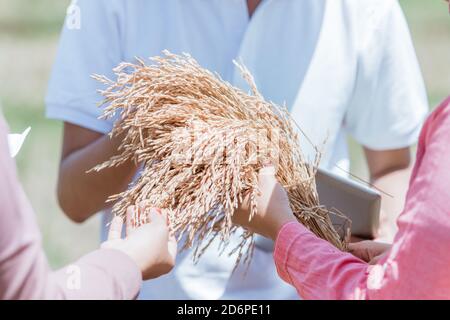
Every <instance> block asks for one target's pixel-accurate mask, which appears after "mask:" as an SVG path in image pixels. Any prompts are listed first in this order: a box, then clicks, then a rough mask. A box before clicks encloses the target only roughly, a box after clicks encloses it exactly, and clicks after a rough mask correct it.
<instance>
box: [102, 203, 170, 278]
mask: <svg viewBox="0 0 450 320" xmlns="http://www.w3.org/2000/svg"><path fill="white" fill-rule="evenodd" d="M149 209H150V208H147V207H146V206H145V204H140V205H139V206H138V207H137V208H135V207H134V206H133V207H129V208H128V209H127V219H126V237H125V238H122V236H121V235H122V228H123V219H122V218H121V217H115V218H114V219H113V221H112V222H111V226H110V230H109V235H108V240H107V241H106V242H104V243H102V245H101V247H102V248H108V249H116V250H120V251H122V252H124V253H125V254H126V255H128V256H129V257H130V258H131V259H133V260H134V261H135V262H136V264H137V265H138V267H139V268H140V270H141V272H142V279H143V280H148V279H154V278H157V277H159V276H162V275H164V274H166V273H169V272H170V271H171V270H172V268H173V266H174V265H175V258H176V253H177V242H176V240H175V237H174V236H173V234H171V232H170V230H169V227H168V223H167V222H168V221H167V216H166V214H165V213H163V212H161V211H160V210H159V209H155V208H151V209H150V210H149ZM136 220H139V221H136ZM141 223H143V224H141ZM136 225H138V227H136Z"/></svg>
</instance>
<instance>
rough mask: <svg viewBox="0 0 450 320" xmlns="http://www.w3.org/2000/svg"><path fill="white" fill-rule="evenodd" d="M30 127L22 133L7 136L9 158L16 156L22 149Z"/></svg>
mask: <svg viewBox="0 0 450 320" xmlns="http://www.w3.org/2000/svg"><path fill="white" fill-rule="evenodd" d="M30 130H31V127H28V128H27V129H26V130H25V131H24V132H23V133H12V134H8V145H9V154H10V156H11V158H14V157H15V156H17V154H18V153H19V151H20V148H22V145H23V142H24V141H25V138H26V137H27V135H28V133H30Z"/></svg>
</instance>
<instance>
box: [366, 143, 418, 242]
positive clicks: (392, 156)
mask: <svg viewBox="0 0 450 320" xmlns="http://www.w3.org/2000/svg"><path fill="white" fill-rule="evenodd" d="M364 153H365V156H366V159H367V164H368V167H369V172H370V182H371V184H373V185H374V186H375V187H376V188H378V189H379V190H382V191H383V192H381V213H380V227H379V229H378V236H377V238H376V240H377V241H382V242H389V243H390V242H392V241H393V239H394V236H395V234H396V233H397V225H396V221H397V217H398V216H399V214H400V213H401V211H402V209H403V206H404V203H405V197H406V191H407V189H408V184H409V178H410V175H411V169H412V160H411V152H410V149H409V148H402V149H395V150H383V151H375V150H371V149H369V148H364Z"/></svg>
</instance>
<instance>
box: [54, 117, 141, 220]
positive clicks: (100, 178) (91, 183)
mask: <svg viewBox="0 0 450 320" xmlns="http://www.w3.org/2000/svg"><path fill="white" fill-rule="evenodd" d="M120 142H121V140H120V137H113V138H110V137H109V136H108V135H103V134H101V133H98V132H95V131H92V130H89V129H86V128H82V127H80V126H77V125H74V124H70V123H67V122H66V123H64V138H63V146H62V156H61V163H60V168H59V177H58V187H57V194H58V201H59V204H60V207H61V209H62V210H63V211H64V213H65V214H66V215H67V216H68V217H69V218H70V219H71V220H73V221H75V222H78V223H81V222H84V221H85V220H86V219H88V218H89V217H91V216H92V215H93V214H95V213H96V212H98V211H100V210H102V209H104V208H106V207H107V204H106V203H105V201H106V200H107V199H108V197H109V196H110V195H113V194H116V193H119V192H122V191H123V190H125V189H126V187H127V186H128V184H129V183H130V182H131V181H132V179H133V176H134V175H135V173H136V171H137V165H136V164H134V163H133V162H131V161H130V162H127V163H125V164H123V165H120V166H118V167H115V168H108V169H104V170H102V171H100V172H90V173H86V172H87V171H88V170H90V169H92V168H93V167H94V166H96V165H97V164H100V163H103V162H104V161H106V160H108V159H109V158H110V157H111V156H113V155H115V154H116V153H117V149H118V147H119V145H120Z"/></svg>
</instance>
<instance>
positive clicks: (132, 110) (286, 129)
mask: <svg viewBox="0 0 450 320" xmlns="http://www.w3.org/2000/svg"><path fill="white" fill-rule="evenodd" d="M137 60H138V62H137V64H132V63H122V64H120V65H119V66H118V67H117V68H115V69H114V72H115V74H116V75H117V79H116V80H109V79H107V78H106V77H104V76H100V75H95V76H94V78H95V79H97V80H98V81H100V82H102V83H103V84H105V85H106V87H107V89H106V90H101V91H100V93H101V94H102V95H103V96H104V98H105V99H104V101H103V104H102V105H104V106H105V108H104V114H103V117H104V118H108V117H114V116H115V115H116V114H120V117H119V119H118V121H116V123H115V125H114V127H113V130H112V132H111V135H112V136H121V137H123V140H122V143H121V145H120V148H119V152H118V154H117V155H116V156H114V157H112V158H111V159H110V160H109V161H107V162H105V163H103V164H100V165H98V166H97V167H95V168H94V170H97V171H98V170H102V169H104V168H107V167H113V166H118V165H120V164H122V163H124V162H126V161H129V160H133V161H135V162H136V163H137V164H139V165H141V166H142V171H140V174H139V177H138V179H137V180H136V181H135V182H133V183H132V184H131V185H130V186H129V188H128V190H126V191H124V192H122V193H120V194H117V195H113V196H111V197H110V198H109V200H108V201H111V202H115V204H114V206H113V212H114V213H115V214H117V215H124V214H125V212H126V208H127V207H128V206H130V205H134V204H136V203H139V202H141V201H147V203H150V204H151V205H152V206H155V207H159V208H163V209H168V210H167V212H168V213H169V215H170V216H169V220H170V224H171V228H172V229H173V231H174V232H176V234H177V235H178V236H179V237H180V238H181V237H183V238H184V246H183V249H186V248H191V247H193V248H194V249H195V251H194V259H197V258H199V257H200V256H201V255H202V253H203V252H204V250H205V249H206V248H207V247H208V245H209V244H211V242H212V240H213V239H215V238H216V237H220V239H221V240H222V241H223V244H225V246H226V245H227V241H228V239H229V237H230V235H231V234H233V233H235V232H237V231H238V229H239V228H238V227H236V226H234V225H233V224H232V216H233V213H234V211H235V209H236V208H237V207H238V205H239V204H240V203H241V201H242V200H243V199H244V198H246V197H247V198H248V199H249V201H250V207H251V217H252V216H253V215H255V214H256V212H257V206H256V198H257V195H258V192H259V190H258V171H259V169H260V168H262V166H263V165H264V164H265V163H268V162H270V163H272V164H274V165H275V168H276V177H277V178H278V180H279V182H280V183H281V184H282V185H283V187H284V188H286V190H287V192H288V195H289V200H290V205H291V208H292V211H293V213H294V215H295V217H296V218H297V219H298V220H299V221H300V222H301V223H303V224H304V225H305V226H306V227H308V228H309V229H310V230H311V231H312V232H314V233H315V234H316V235H317V236H319V237H320V238H323V239H325V240H327V241H329V242H330V243H332V244H333V245H335V246H336V247H337V248H339V249H341V250H343V249H345V248H346V240H345V239H342V238H341V237H340V236H339V235H338V233H337V232H336V230H335V229H334V227H333V225H332V223H331V221H330V218H329V211H328V210H327V209H326V208H324V207H323V206H321V205H320V204H319V199H318V195H317V192H316V187H315V180H314V176H315V173H316V169H315V168H316V166H315V165H316V164H317V163H314V164H308V163H307V162H306V161H305V160H304V158H303V156H302V153H301V150H300V144H299V135H298V133H297V130H295V123H294V121H293V120H292V119H291V117H290V115H289V113H288V111H287V110H286V108H284V107H280V106H277V105H275V104H273V103H270V102H267V101H265V100H264V99H263V97H262V96H261V94H260V93H259V92H258V90H257V88H256V86H255V83H254V81H253V78H252V76H251V75H250V73H249V72H248V71H247V69H245V68H244V67H243V66H241V65H239V64H237V63H236V65H237V67H238V68H239V69H240V71H241V74H242V76H243V77H244V79H245V80H246V81H247V82H248V84H249V86H250V88H251V91H252V92H251V94H248V93H246V92H244V91H242V90H240V89H238V88H235V87H233V86H232V85H230V84H229V83H227V82H225V81H223V80H222V79H221V78H220V77H219V76H218V75H217V74H213V73H211V72H210V71H208V70H206V69H204V68H202V67H201V66H200V65H199V64H198V63H197V62H196V61H195V60H194V59H193V58H191V57H190V56H189V55H181V56H180V55H174V54H171V53H169V52H168V51H164V55H163V56H160V57H153V58H150V61H151V63H150V64H146V63H145V62H144V61H143V60H140V59H137ZM240 231H242V230H240ZM241 239H242V241H241V242H240V244H239V246H238V247H237V248H234V250H232V253H236V252H238V254H237V260H238V261H237V264H238V263H239V261H240V260H241V258H243V257H245V260H246V261H247V262H248V261H249V258H250V257H251V253H252V249H253V234H252V233H251V232H250V231H248V230H247V231H245V232H243V233H242V238H241Z"/></svg>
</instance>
